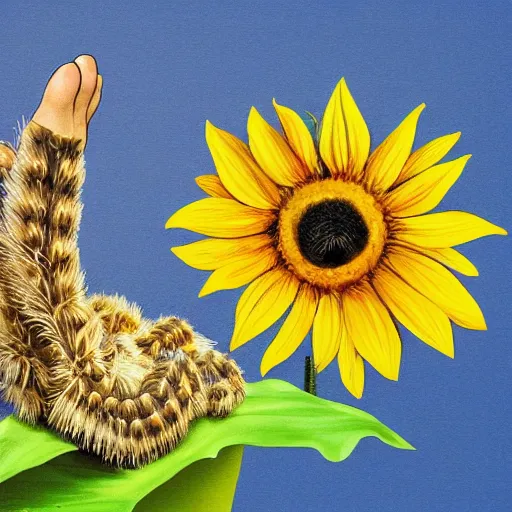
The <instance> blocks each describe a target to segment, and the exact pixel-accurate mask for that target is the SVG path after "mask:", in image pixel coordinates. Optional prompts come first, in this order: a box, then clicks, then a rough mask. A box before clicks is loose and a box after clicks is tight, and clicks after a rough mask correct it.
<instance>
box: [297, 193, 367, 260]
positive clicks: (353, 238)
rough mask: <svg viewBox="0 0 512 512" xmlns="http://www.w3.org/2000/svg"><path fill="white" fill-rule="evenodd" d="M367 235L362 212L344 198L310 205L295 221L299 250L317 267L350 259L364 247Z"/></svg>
mask: <svg viewBox="0 0 512 512" xmlns="http://www.w3.org/2000/svg"><path fill="white" fill-rule="evenodd" d="M368 237H369V231H368V227H367V226H366V224H365V222H364V219H363V217H362V216H361V214H360V213H359V212H358V211H357V210H356V209H355V208H354V206H353V205H352V204H351V203H349V202H347V201H343V200H336V199H334V200H328V201H324V202H322V203H318V204H315V205H313V206H311V207H309V208H308V209H307V210H306V212H305V213H304V215H303V216H302V218H301V219H300V221H299V225H298V238H299V247H300V251H301V253H302V255H303V256H304V257H305V258H306V259H308V260H309V261H310V262H311V263H313V264H314V265H317V266H318V267H324V268H335V267H339V266H341V265H345V264H346V263H348V262H350V261H352V260H353V259H354V258H355V257H356V256H357V255H358V254H359V253H360V252H361V251H362V250H363V249H364V248H365V246H366V244H367V243H368Z"/></svg>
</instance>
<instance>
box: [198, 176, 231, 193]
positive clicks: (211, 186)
mask: <svg viewBox="0 0 512 512" xmlns="http://www.w3.org/2000/svg"><path fill="white" fill-rule="evenodd" d="M196 183H197V186H198V187H199V188H200V189H201V190H203V191H204V192H206V193H207V194H208V195H209V196H211V197H223V198H225V199H234V197H233V196H232V195H231V194H230V193H229V192H228V191H227V190H226V187H225V186H224V185H223V184H222V181H220V178H219V177H218V176H217V175H216V174H205V175H203V176H198V177H197V178H196Z"/></svg>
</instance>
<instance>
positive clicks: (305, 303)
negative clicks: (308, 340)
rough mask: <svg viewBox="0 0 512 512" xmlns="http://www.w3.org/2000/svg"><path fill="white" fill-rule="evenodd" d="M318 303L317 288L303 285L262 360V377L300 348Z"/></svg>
mask: <svg viewBox="0 0 512 512" xmlns="http://www.w3.org/2000/svg"><path fill="white" fill-rule="evenodd" d="M317 303H318V297H317V295H316V292H315V290H314V289H313V288H312V287H310V286H309V285H307V284H305V285H303V286H301V288H300V290H299V292H298V293H297V297H296V299H295V302H294V303H293V306H292V309H291V311H290V314H289V315H288V316H287V317H286V320H285V321H284V322H283V325H282V327H281V329H279V332H278V333H277V336H276V337H275V338H274V340H273V341H272V343H271V344H270V345H269V347H268V348H267V350H266V352H265V354H264V356H263V359H262V360H261V366H260V371H261V375H262V377H263V376H265V374H267V373H268V372H269V371H270V370H271V369H272V368H274V366H277V365H278V364H280V363H282V362H283V361H285V360H286V359H288V358H289V357H290V356H291V355H292V354H293V353H294V352H295V351H296V350H297V349H298V348H299V345H300V344H301V343H302V342H303V340H304V338H305V337H306V335H307V334H308V332H309V330H310V329H311V325H312V323H313V318H314V316H315V311H316V305H317Z"/></svg>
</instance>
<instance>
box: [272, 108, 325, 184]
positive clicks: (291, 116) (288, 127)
mask: <svg viewBox="0 0 512 512" xmlns="http://www.w3.org/2000/svg"><path fill="white" fill-rule="evenodd" d="M273 103H274V108H275V109H276V112H277V115H278V117H279V121H280V122H281V126H282V127H283V132H284V134H285V135H286V140H287V141H288V144H290V146H291V147H292V149H293V150H294V151H295V154H296V155H297V156H298V157H299V158H300V159H301V160H302V162H303V163H304V165H305V166H306V167H307V168H308V169H309V172H310V173H311V174H314V173H316V170H317V167H318V155H317V153H316V148H315V143H314V142H313V137H311V133H309V130H308V127H307V126H306V125H305V123H304V121H303V120H302V119H301V118H300V116H299V114H297V112H295V111H293V110H292V109H291V108H288V107H284V106H283V105H278V103H277V102H276V100H275V99H274V100H273Z"/></svg>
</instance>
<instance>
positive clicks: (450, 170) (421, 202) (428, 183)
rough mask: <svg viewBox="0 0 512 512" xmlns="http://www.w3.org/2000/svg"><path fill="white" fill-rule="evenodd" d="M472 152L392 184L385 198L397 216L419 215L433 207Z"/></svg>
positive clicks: (446, 190) (457, 176) (455, 179)
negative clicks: (392, 186) (397, 184)
mask: <svg viewBox="0 0 512 512" xmlns="http://www.w3.org/2000/svg"><path fill="white" fill-rule="evenodd" d="M470 158H471V155H465V156H461V157H460V158H457V159H456V160H452V161H451V162H446V163H444V164H439V165H435V166H434V167H431V168H430V169H427V170H426V171H423V172H421V173H420V174H417V175H416V176H414V177H413V178H411V179H409V180H407V181H405V182H404V183H402V184H401V185H399V186H398V187H396V188H394V189H393V190H392V191H391V192H390V193H389V194H388V195H387V196H386V199H385V204H386V206H387V208H389V209H390V210H391V213H392V215H394V216H396V217H411V216H413V215H420V214H422V213H425V212H428V211H430V210H432V209H433V208H435V207H436V206H437V205H438V204H439V203H440V202H441V200H442V199H443V197H444V196H445V195H446V193H447V192H448V190H450V188H451V187H452V185H453V184H454V183H455V182H456V181H457V180H458V179H459V176H460V175H461V173H462V170H463V169H464V166H465V165H466V162H467V161H468V160H469V159H470Z"/></svg>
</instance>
